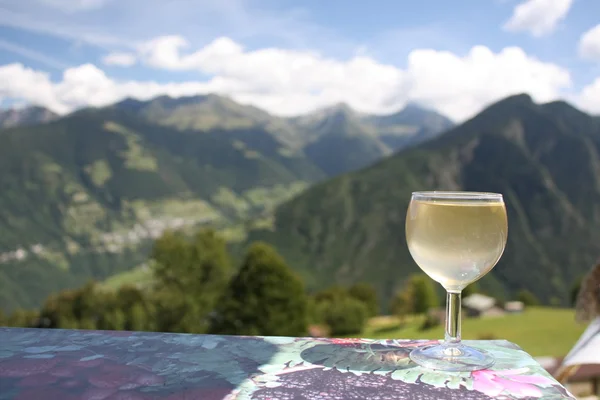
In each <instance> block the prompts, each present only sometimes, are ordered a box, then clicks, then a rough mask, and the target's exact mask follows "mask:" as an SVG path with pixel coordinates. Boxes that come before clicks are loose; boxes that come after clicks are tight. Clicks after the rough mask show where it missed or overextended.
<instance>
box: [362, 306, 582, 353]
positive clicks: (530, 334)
mask: <svg viewBox="0 0 600 400" xmlns="http://www.w3.org/2000/svg"><path fill="white" fill-rule="evenodd" d="M422 321H423V318H422V317H413V318H411V319H407V321H406V322H405V324H404V326H403V327H400V326H399V322H398V320H397V319H396V318H393V317H391V318H390V317H377V318H373V319H372V320H371V321H370V322H369V325H368V326H367V328H366V329H365V331H364V332H363V333H362V334H361V335H357V336H361V337H365V338H373V339H394V338H403V339H404V338H406V339H437V338H440V339H441V338H443V337H444V330H443V327H442V326H438V327H435V328H432V329H429V330H425V331H421V330H419V326H420V325H421V323H422ZM585 328H586V326H585V325H579V324H577V323H575V317H574V311H573V310H570V309H559V308H549V307H531V308H528V309H527V310H525V311H524V312H523V313H522V314H511V315H504V316H501V317H489V318H464V319H463V324H462V337H463V339H483V338H485V339H491V338H495V339H506V340H508V341H511V342H513V343H516V344H518V345H519V346H521V347H522V348H523V350H525V351H527V352H528V353H529V354H531V355H532V356H535V357H537V356H564V355H566V354H567V353H568V352H569V350H570V349H571V347H572V346H573V345H574V344H575V342H576V341H577V339H579V336H580V335H581V334H582V333H583V331H584V330H585Z"/></svg>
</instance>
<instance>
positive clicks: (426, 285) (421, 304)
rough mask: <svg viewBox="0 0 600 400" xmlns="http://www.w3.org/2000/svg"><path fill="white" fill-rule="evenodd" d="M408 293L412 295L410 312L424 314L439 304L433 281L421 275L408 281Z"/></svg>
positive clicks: (414, 276)
mask: <svg viewBox="0 0 600 400" xmlns="http://www.w3.org/2000/svg"><path fill="white" fill-rule="evenodd" d="M408 287H409V291H410V293H411V294H412V297H413V299H412V312H413V313H414V314H424V313H426V312H427V310H429V309H430V308H434V307H437V306H438V304H439V301H438V297H437V293H436V291H435V287H434V285H433V281H432V280H431V279H430V278H429V277H428V276H427V275H423V274H419V275H413V276H412V277H411V278H410V280H409V281H408Z"/></svg>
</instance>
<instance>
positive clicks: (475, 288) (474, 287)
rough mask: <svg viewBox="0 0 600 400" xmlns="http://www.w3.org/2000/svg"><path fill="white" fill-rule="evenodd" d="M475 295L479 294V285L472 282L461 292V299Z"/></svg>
mask: <svg viewBox="0 0 600 400" xmlns="http://www.w3.org/2000/svg"><path fill="white" fill-rule="evenodd" d="M475 293H479V285H478V284H477V282H473V283H471V284H470V285H467V286H466V287H465V288H464V289H463V290H462V293H461V295H462V297H463V298H464V297H468V296H470V295H472V294H475Z"/></svg>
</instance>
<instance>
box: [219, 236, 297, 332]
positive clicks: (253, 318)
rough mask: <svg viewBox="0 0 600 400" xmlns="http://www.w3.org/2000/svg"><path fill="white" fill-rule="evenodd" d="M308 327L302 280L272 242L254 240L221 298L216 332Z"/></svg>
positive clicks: (294, 330) (295, 329) (283, 330)
mask: <svg viewBox="0 0 600 400" xmlns="http://www.w3.org/2000/svg"><path fill="white" fill-rule="evenodd" d="M306 331H307V297H306V294H305V293H304V285H303V284H302V281H301V280H300V279H299V278H298V277H297V276H296V275H295V274H293V273H292V271H291V270H290V269H289V267H288V266H287V265H286V264H285V261H284V260H283V259H282V258H281V256H279V254H277V252H276V251H275V250H274V249H273V248H272V247H271V246H269V245H267V244H265V243H261V242H257V243H254V244H252V245H251V246H250V248H249V249H248V251H247V253H246V256H245V259H244V261H243V263H242V266H241V268H240V270H239V272H238V273H237V275H236V276H235V277H234V278H233V279H232V280H231V282H230V283H229V286H228V288H227V290H226V292H225V294H224V296H223V297H222V299H221V300H220V301H219V303H218V305H217V307H216V310H215V312H214V314H213V318H212V327H211V332H212V333H218V334H233V335H268V336H298V335H304V334H306Z"/></svg>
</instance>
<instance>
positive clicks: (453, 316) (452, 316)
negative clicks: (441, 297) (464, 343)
mask: <svg viewBox="0 0 600 400" xmlns="http://www.w3.org/2000/svg"><path fill="white" fill-rule="evenodd" d="M460 309H461V305H460V291H458V292H455V291H448V292H447V294H446V334H445V337H444V343H445V344H446V345H450V346H452V345H457V344H460Z"/></svg>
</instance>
